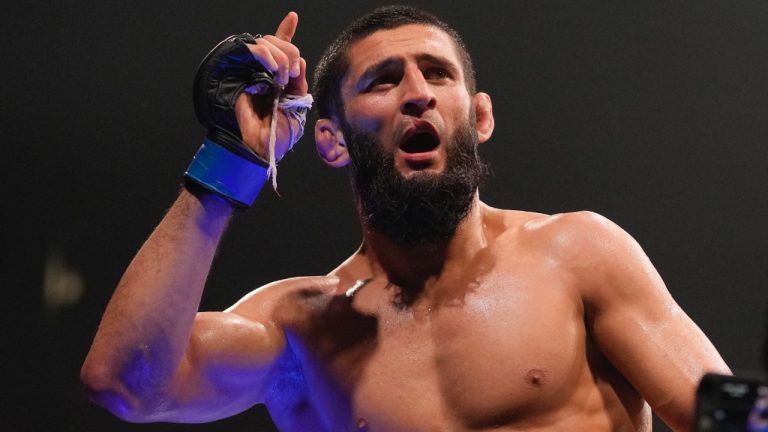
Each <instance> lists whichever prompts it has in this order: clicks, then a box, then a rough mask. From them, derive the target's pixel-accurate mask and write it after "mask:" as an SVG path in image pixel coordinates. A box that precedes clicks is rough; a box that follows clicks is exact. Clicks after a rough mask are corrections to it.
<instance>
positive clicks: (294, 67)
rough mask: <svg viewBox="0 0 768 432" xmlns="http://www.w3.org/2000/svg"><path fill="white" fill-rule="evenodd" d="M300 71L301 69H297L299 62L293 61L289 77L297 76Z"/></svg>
mask: <svg viewBox="0 0 768 432" xmlns="http://www.w3.org/2000/svg"><path fill="white" fill-rule="evenodd" d="M300 71H301V68H300V67H299V61H298V60H295V61H294V62H293V63H291V76H294V77H296V76H298V75H299V72H300Z"/></svg>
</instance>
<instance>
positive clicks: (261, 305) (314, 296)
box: [226, 275, 339, 320]
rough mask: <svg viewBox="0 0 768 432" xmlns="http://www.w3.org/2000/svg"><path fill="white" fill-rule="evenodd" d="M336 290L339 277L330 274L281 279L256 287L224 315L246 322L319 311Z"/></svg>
mask: <svg viewBox="0 0 768 432" xmlns="http://www.w3.org/2000/svg"><path fill="white" fill-rule="evenodd" d="M338 287H339V278H338V277H336V276H333V275H330V276H301V277H294V278H289V279H282V280H279V281H275V282H272V283H269V284H266V285H263V286H261V287H259V288H256V289H255V290H253V291H251V292H250V293H248V294H246V295H245V296H244V297H243V298H241V299H240V300H238V301H237V303H235V304H234V305H232V306H231V307H229V308H228V309H227V310H226V312H232V313H236V314H238V315H241V316H244V317H246V318H249V319H257V320H264V319H267V320H275V319H276V315H285V314H286V313H287V312H288V311H296V312H299V311H300V310H302V309H305V308H315V309H316V308H322V307H323V306H324V305H325V304H326V303H327V302H328V301H329V299H330V298H331V297H332V296H333V295H334V294H336V293H337V291H338ZM291 315H293V313H291ZM284 318H286V319H287V317H284Z"/></svg>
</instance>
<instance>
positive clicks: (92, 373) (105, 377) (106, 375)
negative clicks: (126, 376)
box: [80, 361, 152, 423]
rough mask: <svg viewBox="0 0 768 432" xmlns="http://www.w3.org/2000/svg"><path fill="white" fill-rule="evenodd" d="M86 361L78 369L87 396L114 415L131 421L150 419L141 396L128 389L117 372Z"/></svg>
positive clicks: (137, 421)
mask: <svg viewBox="0 0 768 432" xmlns="http://www.w3.org/2000/svg"><path fill="white" fill-rule="evenodd" d="M94 363H95V362H92V361H86V362H85V364H83V367H82V369H81V370H80V382H81V383H82V385H83V389H84V391H85V393H86V395H87V396H88V398H89V399H90V400H91V401H93V402H94V403H95V404H97V405H99V406H101V407H102V408H104V409H106V410H107V411H109V412H110V413H112V414H113V415H114V416H115V417H118V418H119V419H121V420H124V421H127V422H131V423H146V422H149V421H152V413H151V412H150V410H148V409H147V406H148V404H146V403H142V398H140V397H139V396H137V395H135V394H133V393H132V392H130V391H129V390H128V388H127V387H126V385H125V384H124V383H123V382H122V381H121V380H120V379H119V373H116V372H115V371H114V370H112V368H110V367H108V366H106V365H104V364H94Z"/></svg>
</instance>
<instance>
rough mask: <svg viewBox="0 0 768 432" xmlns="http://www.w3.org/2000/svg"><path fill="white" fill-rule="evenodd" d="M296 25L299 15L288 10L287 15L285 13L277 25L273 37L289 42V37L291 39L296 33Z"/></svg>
mask: <svg viewBox="0 0 768 432" xmlns="http://www.w3.org/2000/svg"><path fill="white" fill-rule="evenodd" d="M297 25H299V15H298V14H296V12H293V11H291V12H288V15H286V16H285V18H283V20H282V21H281V22H280V25H279V26H277V31H276V32H275V37H277V38H278V39H282V40H284V41H286V42H290V41H291V39H293V35H294V34H295V33H296V26H297Z"/></svg>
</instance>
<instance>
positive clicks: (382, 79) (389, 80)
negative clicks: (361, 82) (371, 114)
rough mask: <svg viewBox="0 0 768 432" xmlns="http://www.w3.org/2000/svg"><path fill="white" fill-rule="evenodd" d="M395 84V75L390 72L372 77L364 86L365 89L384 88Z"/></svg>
mask: <svg viewBox="0 0 768 432" xmlns="http://www.w3.org/2000/svg"><path fill="white" fill-rule="evenodd" d="M395 84H397V77H396V76H394V75H392V74H385V75H381V76H378V77H376V78H374V79H373V80H372V81H371V82H370V83H368V85H367V86H366V90H367V91H374V90H385V89H388V88H390V87H392V86H394V85H395Z"/></svg>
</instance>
